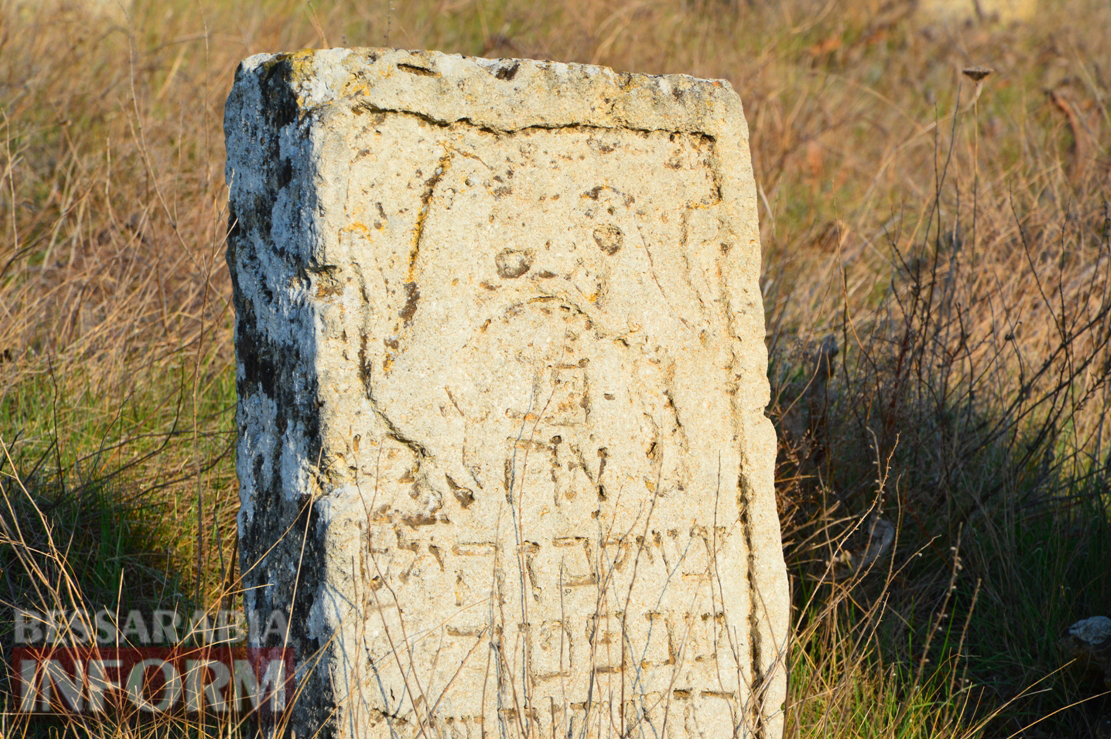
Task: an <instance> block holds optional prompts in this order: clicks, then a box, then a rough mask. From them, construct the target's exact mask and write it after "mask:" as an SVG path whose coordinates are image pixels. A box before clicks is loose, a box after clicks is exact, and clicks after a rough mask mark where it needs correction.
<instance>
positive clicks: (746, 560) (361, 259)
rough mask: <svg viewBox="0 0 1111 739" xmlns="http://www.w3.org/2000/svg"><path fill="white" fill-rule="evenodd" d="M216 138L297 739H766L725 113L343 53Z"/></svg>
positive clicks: (764, 541)
mask: <svg viewBox="0 0 1111 739" xmlns="http://www.w3.org/2000/svg"><path fill="white" fill-rule="evenodd" d="M226 111H227V112H226V121H225V130H226V134H227V150H228V165H227V177H228V183H229V185H230V188H231V204H230V207H231V224H232V228H231V234H230V237H229V247H228V264H229V266H230V268H231V273H232V277H233V281H234V288H235V308H236V351H237V356H238V369H237V384H238V392H239V410H238V416H237V420H238V427H239V447H238V463H237V465H238V467H237V469H238V474H239V479H240V485H241V487H240V496H241V501H242V508H241V512H240V517H239V526H240V536H241V551H242V553H243V569H244V573H245V575H244V579H245V587H246V601H247V607H248V609H250V610H252V611H258V612H262V613H267V612H269V611H270V610H271V609H284V610H288V611H289V612H290V626H289V632H290V633H289V643H290V645H291V646H293V647H294V648H295V649H296V650H297V655H298V657H297V658H298V660H299V661H300V665H301V667H300V668H299V674H298V683H299V686H300V688H301V689H302V693H301V696H300V698H299V701H298V705H297V707H296V709H295V710H294V711H293V712H292V713H291V714H290V715H289V716H288V717H287V718H289V719H290V723H289V725H288V729H289V730H293V731H295V732H296V734H297V736H334V735H341V736H350V737H387V736H390V737H416V736H422V737H432V736H445V737H481V736H486V737H496V736H499V737H507V736H522V737H523V736H534V737H539V736H545V737H549V736H559V737H568V736H573V737H603V736H605V737H610V736H613V737H617V736H643V737H695V736H698V737H707V738H710V737H714V738H718V737H729V736H755V737H767V738H769V739H770V738H772V737H778V736H779V735H780V733H781V731H782V720H783V704H784V700H785V689H786V678H785V670H784V656H785V649H786V641H787V627H788V589H787V579H786V572H785V568H784V564H783V557H782V550H781V544H780V533H779V521H778V518H777V515H776V506H775V498H774V493H773V487H772V467H773V461H774V457H775V440H774V436H773V432H772V428H771V425H770V423H769V422H768V421H767V420H766V418H765V417H764V415H763V409H764V406H765V405H766V403H767V401H768V386H767V380H766V374H765V373H766V363H767V358H766V353H765V348H764V343H763V342H764V319H763V308H762V303H761V294H760V290H759V286H758V284H757V279H758V275H759V268H760V248H759V241H758V231H757V219H756V198H755V187H754V182H753V177H752V170H751V163H750V157H749V149H748V132H747V125H746V123H745V120H744V116H743V113H742V109H741V102H740V100H739V99H738V97H737V95H736V94H735V93H734V92H733V91H732V89H731V88H730V87H729V85H728V83H725V82H720V81H707V80H697V79H692V78H689V77H682V76H670V77H650V76H643V75H630V74H618V73H615V72H613V71H611V70H608V69H603V68H598V67H590V66H578V65H566V64H556V63H550V62H533V61H521V60H496V61H495V60H486V59H475V58H466V57H460V56H447V55H443V54H437V53H426V52H406V51H398V50H368V49H363V50H332V51H320V52H303V53H297V54H292V55H288V54H282V55H275V56H256V57H252V58H250V59H248V60H246V61H245V62H243V64H242V65H241V66H240V68H239V70H238V72H237V73H236V79H235V85H234V89H233V90H232V93H231V96H230V97H229V99H228V104H227V108H226ZM280 641H281V640H280V639H279V637H277V636H276V635H273V634H272V635H271V636H270V637H269V642H268V643H267V645H272V644H275V643H279V642H280ZM269 730H270V731H277V730H276V729H274V728H273V727H271V728H270V729H269ZM317 732H320V733H317Z"/></svg>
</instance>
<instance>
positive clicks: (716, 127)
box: [237, 48, 748, 139]
mask: <svg viewBox="0 0 1111 739" xmlns="http://www.w3.org/2000/svg"><path fill="white" fill-rule="evenodd" d="M283 63H284V64H288V68H289V77H288V79H289V83H290V85H291V87H292V89H293V92H294V93H295V95H296V97H297V102H298V106H299V107H300V108H301V110H302V111H309V110H315V109H319V108H321V107H327V106H329V105H331V104H336V103H340V102H344V101H346V102H349V103H352V102H357V103H358V104H361V105H365V106H368V107H370V108H374V109H378V110H384V111H398V112H411V113H417V114H419V115H422V116H425V117H428V118H429V119H431V120H434V121H436V122H440V123H455V122H458V121H467V122H470V123H471V124H473V125H477V126H483V127H488V128H491V129H494V130H499V131H515V130H520V129H524V128H534V127H540V128H545V127H547V128H559V127H565V126H574V125H580V126H597V127H600V128H630V129H637V130H660V131H676V132H699V133H704V134H706V135H709V136H713V137H715V138H717V137H718V136H721V135H726V136H728V137H730V138H732V137H739V138H741V139H747V134H748V130H747V125H746V124H745V121H744V114H743V111H742V107H741V101H740V98H739V97H738V96H737V94H736V93H735V92H734V91H733V88H732V86H731V85H730V84H729V83H728V82H727V81H725V80H704V79H698V78H695V77H690V76H687V75H646V74H632V73H619V72H615V71H614V70H612V69H609V68H608V67H600V66H594V65H587V64H566V63H562V62H550V61H534V60H529V59H484V58H479V57H467V56H461V55H458V54H443V53H440V52H435V51H406V50H403V49H377V48H365V49H327V50H321V51H312V50H309V51H299V52H294V53H282V54H258V55H255V56H252V57H249V58H248V59H246V60H244V61H243V63H242V65H241V67H240V71H239V75H246V76H251V77H258V76H259V75H261V74H264V73H266V72H268V71H269V70H271V69H272V68H273V67H274V66H275V65H278V64H283ZM237 77H238V76H237Z"/></svg>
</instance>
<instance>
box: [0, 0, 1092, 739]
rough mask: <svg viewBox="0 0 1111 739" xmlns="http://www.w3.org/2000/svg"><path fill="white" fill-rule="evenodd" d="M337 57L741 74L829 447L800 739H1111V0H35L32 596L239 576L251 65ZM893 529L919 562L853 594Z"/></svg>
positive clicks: (20, 103) (11, 587)
mask: <svg viewBox="0 0 1111 739" xmlns="http://www.w3.org/2000/svg"><path fill="white" fill-rule="evenodd" d="M1047 3H1048V0H1047ZM326 45H336V46H338V45H369V46H377V45H394V46H403V47H408V48H434V49H439V50H443V51H448V52H461V53H466V54H481V55H487V56H526V57H540V58H552V59H558V60H561V61H578V62H589V63H597V64H605V65H609V66H613V67H615V68H618V69H622V70H630V71H638V72H652V73H680V72H681V73H686V74H692V75H696V76H700V77H721V78H725V79H729V80H730V81H731V82H732V83H733V85H734V87H735V88H736V89H737V91H738V92H739V93H740V95H741V97H742V99H743V101H744V104H745V109H746V111H747V115H748V121H749V125H750V128H751V145H752V151H753V159H754V165H755V170H756V175H757V182H758V186H759V193H760V199H761V209H762V210H761V218H762V234H763V240H764V251H765V264H766V278H765V294H766V302H767V307H768V311H769V326H770V331H769V341H770V344H771V346H772V350H773V381H774V383H775V393H776V402H775V404H773V409H772V412H773V414H774V415H775V416H776V420H777V421H780V420H782V421H783V428H784V430H785V431H787V432H791V431H794V436H791V435H790V434H789V433H788V435H787V436H786V437H785V443H784V445H783V448H782V455H781V457H782V458H781V463H782V464H781V478H782V479H781V482H782V485H781V506H782V511H783V515H784V519H785V524H786V530H787V538H788V541H787V546H788V553H789V556H790V558H791V563H792V571H793V574H794V576H795V578H796V583H797V585H798V594H797V598H796V600H797V604H798V608H799V617H798V629H797V633H798V639H797V646H796V652H795V655H794V662H795V665H796V667H795V668H794V671H793V699H794V701H795V705H794V708H793V709H792V713H791V716H792V728H791V732H792V734H793V735H806V736H819V735H822V736H827V735H836V736H911V735H913V736H938V735H967V734H976V733H978V732H979V733H986V734H987V735H991V736H995V735H999V736H1007V735H1009V734H1012V733H1014V732H1017V731H1019V730H1022V729H1023V727H1025V726H1028V725H1030V724H1033V723H1034V722H1035V721H1038V720H1039V719H1042V718H1044V717H1046V716H1049V718H1048V719H1047V720H1045V721H1043V722H1042V723H1040V724H1038V725H1037V726H1035V727H1034V728H1032V729H1029V730H1028V732H1027V733H1026V734H1025V735H1026V736H1031V737H1033V736H1085V735H1089V734H1087V732H1092V731H1095V729H1094V728H1092V727H1094V726H1095V725H1096V724H1097V723H1098V720H1099V717H1100V715H1101V712H1103V711H1105V710H1107V705H1106V703H1105V702H1101V701H1103V699H1096V700H1089V701H1087V702H1086V703H1084V704H1082V705H1081V706H1079V707H1077V708H1073V709H1069V710H1065V711H1062V712H1061V713H1056V714H1054V712H1055V711H1057V710H1058V709H1062V708H1064V706H1066V705H1067V704H1068V703H1070V702H1072V701H1078V700H1082V699H1086V698H1089V697H1090V696H1091V693H1090V691H1089V688H1088V687H1087V686H1085V685H1083V684H1081V683H1079V682H1077V680H1076V679H1074V678H1073V677H1071V676H1070V675H1069V674H1068V673H1067V672H1065V673H1054V670H1055V669H1056V667H1057V666H1058V665H1059V664H1060V663H1061V661H1062V656H1061V655H1060V654H1059V653H1057V652H1055V651H1054V648H1055V647H1054V645H1055V639H1056V635H1057V633H1058V632H1059V631H1060V629H1062V628H1063V627H1064V626H1066V625H1067V622H1069V621H1071V620H1074V619H1077V618H1081V617H1085V616H1088V615H1093V614H1095V613H1104V614H1106V610H1105V609H1106V607H1107V606H1106V604H1107V603H1108V602H1111V599H1109V597H1111V587H1109V584H1108V582H1107V577H1106V572H1107V571H1108V570H1109V569H1111V558H1109V550H1111V546H1109V545H1108V543H1107V542H1108V541H1111V537H1109V536H1108V526H1107V512H1108V492H1107V490H1108V487H1107V479H1108V477H1107V465H1108V459H1107V442H1106V438H1105V437H1106V434H1107V429H1106V428H1105V426H1104V418H1105V412H1106V408H1107V407H1108V405H1109V404H1111V399H1109V397H1108V388H1107V378H1108V375H1109V374H1111V367H1109V365H1108V364H1107V343H1106V342H1107V337H1108V333H1107V332H1108V327H1107V324H1108V320H1107V313H1106V307H1107V305H1108V293H1107V291H1108V283H1109V274H1111V273H1109V270H1111V266H1109V260H1111V254H1109V247H1108V239H1109V238H1111V234H1109V229H1111V226H1109V225H1108V223H1109V221H1108V212H1107V207H1108V206H1107V204H1106V199H1107V193H1108V192H1109V191H1111V187H1109V185H1111V174H1109V173H1111V152H1109V150H1108V146H1109V144H1108V142H1109V141H1111V113H1109V110H1108V106H1109V104H1111V103H1109V100H1111V65H1109V63H1108V60H1107V54H1106V50H1107V48H1109V47H1111V6H1109V5H1108V4H1107V3H1106V2H1103V1H1102V0H1062V1H1061V2H1059V3H1055V4H1054V6H1053V8H1052V9H1051V10H1050V11H1048V12H1044V13H1043V14H1042V15H1041V16H1040V17H1039V18H1038V20H1037V22H1036V23H1033V24H1030V25H1028V26H1012V27H1007V26H980V25H972V26H963V27H939V26H938V27H929V26H926V25H924V24H922V23H920V22H919V21H917V20H916V19H915V18H914V17H913V16H911V15H910V14H908V13H906V12H904V6H902V5H900V4H898V3H894V4H883V5H881V4H880V3H878V2H870V3H847V2H841V3H838V2H832V1H831V2H829V3H820V2H816V1H815V0H792V1H791V2H786V3H770V2H764V1H763V0H751V1H748V2H746V1H744V0H734V1H732V2H730V1H729V0H672V1H670V2H664V1H662V0H659V1H658V0H641V1H639V2H637V1H633V0H611V1H610V2H605V1H603V0H566V1H565V2H562V3H529V2H522V1H520V0H504V1H502V2H488V1H484V0H455V1H453V2H449V1H448V0H442V1H440V2H425V1H423V0H417V1H414V2H410V3H400V2H390V1H389V0H375V2H367V3H356V2H353V1H352V0H336V1H335V2H324V1H323V0H316V1H314V2H294V1H293V0H274V1H272V2H265V3H259V4H256V5H255V6H251V7H250V8H246V6H240V5H236V4H233V3H229V2H226V1H224V0H170V1H168V2H153V1H152V0H135V3H134V5H133V7H131V9H130V13H129V15H128V20H127V23H126V24H121V23H119V22H118V21H117V20H115V19H113V18H112V17H111V16H110V15H108V16H100V15H95V14H92V15H90V14H89V13H87V12H85V11H83V10H81V8H80V4H79V3H76V2H62V0H59V2H56V3H52V4H50V6H49V7H48V6H46V5H43V6H36V5H34V4H28V3H16V2H14V1H13V0H7V1H6V2H0V103H2V106H3V107H2V108H0V225H2V229H3V231H2V233H3V236H2V237H0V440H2V449H0V488H2V490H3V500H4V506H3V507H2V508H0V522H2V523H3V524H4V528H3V529H2V530H0V531H2V538H3V539H4V541H0V552H2V554H0V566H2V567H3V568H4V570H5V572H4V578H5V581H4V583H5V584H0V600H3V601H4V603H3V605H8V604H9V603H11V602H12V601H14V600H17V599H19V600H20V601H21V603H22V604H23V605H25V606H35V605H42V604H51V603H55V604H62V605H63V606H64V605H65V604H68V603H71V602H73V601H75V600H77V601H79V600H82V599H83V600H84V601H85V602H89V603H100V602H109V601H111V600H112V599H113V598H118V597H119V596H118V593H119V592H120V589H121V582H126V586H125V587H126V588H128V590H129V593H130V595H131V597H132V600H133V601H134V600H136V599H143V602H149V603H173V602H182V601H183V600H186V601H191V602H204V603H213V602H215V600H216V599H218V598H219V597H220V595H221V594H222V593H225V592H226V587H227V584H228V582H229V581H230V578H231V576H232V570H233V569H234V568H233V567H232V562H234V560H235V554H234V549H233V543H232V542H233V540H234V521H233V520H232V518H231V517H232V516H233V515H234V511H235V483H234V471H233V466H232V460H231V453H230V449H231V446H230V445H231V443H232V434H233V403H234V396H233V385H234V378H233V374H234V373H233V369H232V366H231V365H232V352H231V329H230V326H231V321H230V315H229V313H230V308H229V301H228V298H229V295H230V288H229V284H228V278H227V273H226V268H225V266H224V261H223V248H224V247H223V245H224V233H225V229H226V226H227V224H226V218H227V216H226V210H225V201H226V188H225V185H224V181H223V159H224V152H223V136H222V130H221V125H222V105H223V101H224V98H225V97H226V95H227V92H228V89H229V86H230V83H231V80H232V76H233V72H234V69H235V65H236V64H237V63H238V62H239V60H240V59H242V58H244V57H246V56H248V55H250V54H254V53H258V52H264V51H278V50H290V49H297V48H302V47H305V46H326ZM977 64H986V65H989V66H991V67H993V68H994V69H995V70H996V72H995V73H994V74H993V75H991V76H989V77H988V78H987V79H986V80H985V81H984V83H983V89H982V90H981V91H980V93H979V95H978V97H976V99H975V104H970V103H971V101H972V100H973V97H974V93H975V88H976V85H975V83H974V82H973V81H971V80H970V79H968V78H962V76H961V74H960V70H961V69H962V68H964V67H968V66H972V65H977ZM955 113H956V115H955ZM827 335H833V336H836V337H837V340H838V343H839V345H840V348H841V353H840V354H839V355H838V356H837V358H836V363H835V366H836V372H835V373H834V375H833V377H832V378H829V379H828V380H825V381H824V383H822V384H823V385H826V387H823V388H822V392H821V396H820V403H817V404H816V403H815V397H816V396H815V393H814V392H813V391H807V390H805V388H806V387H807V386H808V384H812V378H811V369H812V368H813V367H814V365H813V364H812V363H811V362H810V361H809V360H807V359H806V358H805V355H806V352H807V351H808V347H810V351H812V348H813V346H814V345H815V344H816V343H817V342H818V341H820V340H821V339H822V338H823V337H825V336H827ZM803 406H805V408H803ZM791 408H800V409H803V410H805V413H802V412H801V411H794V413H795V416H794V417H792V416H791V415H790V414H791V412H792V411H791V410H790V409H791ZM800 418H801V420H800ZM791 423H794V424H795V426H794V427H793V428H792V427H791ZM881 512H882V515H883V516H884V517H885V519H886V520H890V521H892V522H893V523H895V524H896V528H897V531H898V536H897V538H896V541H895V543H894V545H893V547H892V550H891V552H890V553H888V554H885V555H884V557H882V558H880V559H878V560H876V562H875V563H874V564H873V571H872V573H871V574H866V573H857V574H856V575H855V576H853V577H851V578H849V579H848V580H846V579H844V578H840V579H838V578H834V577H825V576H824V574H825V573H826V572H827V570H828V571H829V572H830V573H831V574H834V573H833V569H834V568H833V567H832V564H831V563H832V562H833V561H834V560H837V558H838V557H839V556H841V555H839V554H838V551H837V550H838V547H839V546H840V543H841V542H842V541H844V547H845V548H846V549H848V550H852V549H853V547H856V548H857V549H860V547H861V546H862V545H861V544H860V543H859V539H860V537H861V533H862V531H864V530H865V529H866V528H867V526H868V525H870V524H868V523H867V522H868V521H870V520H872V519H871V518H868V517H869V516H872V517H874V516H876V515H878V514H879V513H881ZM40 513H41V517H40ZM48 533H49V534H50V535H51V537H52V541H53V543H51V539H49V538H48V537H47V534H48ZM854 537H855V538H854ZM63 541H64V542H66V543H65V544H62V543H60V542H63ZM958 547H959V551H960V562H959V563H958V557H957V554H956V549H957V548H958ZM919 555H920V556H919ZM36 567H37V568H39V569H37V570H36ZM67 572H68V573H69V574H70V575H71V577H72V579H71V580H70V581H68V582H71V583H72V584H71V585H67V584H66V583H67V580H66V579H65V577H63V575H64V574H65V573H67ZM27 593H35V595H34V596H33V597H31V596H27ZM29 597H31V602H28V601H27V598H29ZM1100 609H1104V610H1102V611H1101V610H1100ZM1003 615H1006V617H1005V618H1004V617H1003ZM5 628H6V627H5V626H0V641H4V640H6V631H5ZM1047 675H1049V677H1048V678H1047ZM1043 679H1044V681H1043V682H1040V683H1038V681H1039V680H1043ZM1035 683H1037V685H1038V687H1037V688H1035V689H1034V690H1032V691H1031V690H1029V688H1030V686H1032V685H1035ZM1023 691H1025V692H1023ZM997 710H1002V711H1003V713H1002V714H1000V716H999V717H998V718H996V719H995V720H994V721H990V722H987V723H984V722H985V721H986V719H987V718H988V717H990V716H991V715H992V714H993V712H995V711H997ZM4 720H5V721H9V720H10V718H5V719H4ZM5 726H10V724H5ZM1046 727H1049V728H1046ZM1038 732H1043V733H1038Z"/></svg>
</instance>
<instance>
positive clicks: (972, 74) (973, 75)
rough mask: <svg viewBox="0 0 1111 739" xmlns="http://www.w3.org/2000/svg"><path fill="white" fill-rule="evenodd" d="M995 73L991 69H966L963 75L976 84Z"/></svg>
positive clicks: (963, 70)
mask: <svg viewBox="0 0 1111 739" xmlns="http://www.w3.org/2000/svg"><path fill="white" fill-rule="evenodd" d="M994 71H995V70H994V69H992V68H991V67H965V68H964V69H962V70H961V73H962V74H964V76H965V77H968V78H969V79H971V80H973V81H975V82H980V81H981V80H983V79H984V78H985V77H987V76H988V75H989V74H991V73H992V72H994Z"/></svg>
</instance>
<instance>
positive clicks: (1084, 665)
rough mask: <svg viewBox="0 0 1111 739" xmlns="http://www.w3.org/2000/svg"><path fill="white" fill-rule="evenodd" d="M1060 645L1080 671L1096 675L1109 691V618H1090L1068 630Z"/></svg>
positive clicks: (1110, 676)
mask: <svg viewBox="0 0 1111 739" xmlns="http://www.w3.org/2000/svg"><path fill="white" fill-rule="evenodd" d="M1061 644H1062V645H1063V646H1064V647H1065V649H1067V650H1068V652H1069V654H1070V655H1072V656H1073V657H1074V658H1075V659H1076V662H1077V664H1078V665H1079V666H1080V667H1081V669H1083V670H1085V671H1087V672H1090V673H1098V674H1099V675H1100V676H1102V678H1103V684H1104V686H1105V687H1106V688H1107V689H1108V690H1111V618H1107V617H1106V616H1092V617H1091V618H1086V619H1083V620H1082V621H1077V622H1076V623H1074V624H1073V625H1072V626H1070V627H1069V628H1068V631H1066V632H1065V636H1064V637H1063V638H1062V639H1061Z"/></svg>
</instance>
